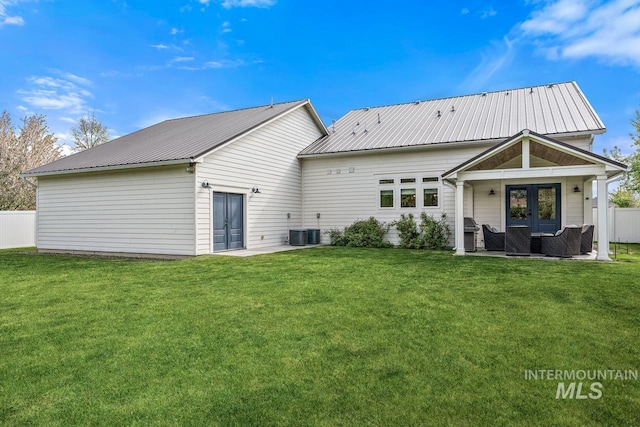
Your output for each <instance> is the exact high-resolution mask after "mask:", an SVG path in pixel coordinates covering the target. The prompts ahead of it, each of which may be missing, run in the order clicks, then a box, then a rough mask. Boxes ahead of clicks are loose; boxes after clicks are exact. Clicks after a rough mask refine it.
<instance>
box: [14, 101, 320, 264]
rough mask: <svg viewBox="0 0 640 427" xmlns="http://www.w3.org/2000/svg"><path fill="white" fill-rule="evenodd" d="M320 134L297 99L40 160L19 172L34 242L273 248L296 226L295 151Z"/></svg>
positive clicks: (144, 248)
mask: <svg viewBox="0 0 640 427" xmlns="http://www.w3.org/2000/svg"><path fill="white" fill-rule="evenodd" d="M156 127H157V128H156ZM325 134H326V129H325V128H324V125H322V123H321V122H320V120H319V118H318V117H317V115H316V113H315V111H314V110H313V107H312V106H311V104H310V103H309V102H308V100H305V101H295V102H291V103H283V104H275V105H273V106H264V107H255V108H252V109H246V110H237V111H232V112H225V113H218V114H213V115H207V116H200V117H195V118H186V119H179V120H174V121H172V120H170V121H167V122H163V123H161V124H159V125H156V126H152V127H151V128H147V129H143V130H142V131H138V132H136V133H134V134H131V135H127V136H125V137H123V138H121V140H120V141H119V140H114V141H111V142H109V143H107V144H105V145H104V146H102V147H97V148H96V149H92V150H87V151H85V152H81V153H78V154H76V155H74V156H70V157H67V158H64V159H61V160H60V161H58V162H54V163H51V164H49V165H45V166H44V167H41V168H38V169H35V170H33V171H30V172H28V173H26V174H25V176H27V177H29V176H35V177H37V178H38V181H37V182H38V189H37V212H38V219H37V230H38V231H37V246H38V248H39V249H40V250H45V251H64V252H73V253H106V254H111V255H125V256H157V255H162V256H178V257H179V256H193V255H200V254H208V253H212V252H213V251H214V250H215V251H223V250H231V249H240V248H251V249H254V248H260V247H264V246H274V245H281V244H283V243H284V241H285V240H286V239H287V236H288V229H289V228H290V227H300V226H301V225H302V198H301V191H302V182H301V170H300V163H299V161H298V160H297V159H296V155H297V153H298V152H300V150H302V149H303V148H304V147H306V146H308V145H309V144H310V143H312V142H314V141H315V140H317V139H318V138H320V137H321V136H323V135H325ZM202 141H204V142H202ZM206 141H208V142H206ZM109 145H111V146H109ZM140 145H147V146H148V148H146V149H144V150H141V149H139V148H137V147H139V146H140ZM154 148H156V150H157V151H159V152H161V154H162V155H161V156H160V155H158V156H156V157H155V158H153V157H151V156H150V155H149V154H148V153H147V151H146V150H153V149H154ZM98 149H101V150H102V151H103V152H102V153H97V154H96V151H99V150H98ZM203 183H206V184H207V185H206V186H204V185H203ZM252 189H253V190H254V191H256V192H252ZM215 207H217V209H214V208H215ZM214 212H215V213H214Z"/></svg>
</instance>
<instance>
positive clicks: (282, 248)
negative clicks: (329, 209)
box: [214, 245, 326, 257]
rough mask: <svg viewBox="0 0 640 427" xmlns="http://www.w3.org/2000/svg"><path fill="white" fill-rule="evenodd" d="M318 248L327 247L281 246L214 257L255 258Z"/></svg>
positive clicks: (218, 253) (228, 252)
mask: <svg viewBox="0 0 640 427" xmlns="http://www.w3.org/2000/svg"><path fill="white" fill-rule="evenodd" d="M318 246H326V245H305V246H291V245H279V246H270V247H268V248H260V249H238V250H235V251H225V252H216V253H214V255H220V256H236V257H248V256H254V255H265V254H273V253H276V252H284V251H295V250H296V249H309V248H317V247H318Z"/></svg>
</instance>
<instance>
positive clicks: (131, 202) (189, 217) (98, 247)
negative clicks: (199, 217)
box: [38, 166, 195, 255]
mask: <svg viewBox="0 0 640 427" xmlns="http://www.w3.org/2000/svg"><path fill="white" fill-rule="evenodd" d="M193 181H194V175H193V174H190V173H187V172H185V166H170V167H159V168H141V169H128V170H121V171H114V172H104V173H86V174H73V175H66V176H48V177H40V178H39V179H38V248H40V249H55V250H74V251H89V252H94V251H95V252H122V253H139V254H167V255H195V251H194V241H195V236H194V229H195V225H194V212H193V206H194V191H193Z"/></svg>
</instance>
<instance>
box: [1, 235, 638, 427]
mask: <svg viewBox="0 0 640 427" xmlns="http://www.w3.org/2000/svg"><path fill="white" fill-rule="evenodd" d="M636 249H637V248H634V250H636ZM0 265H2V268H1V269H0V424H4V425H22V424H39V425H44V424H46V425H85V424H105V425H123V424H143V425H151V424H152V425H175V424H180V425H204V424H207V425H209V424H218V425H230V424H232V425H296V426H299V425H326V426H334V425H442V424H450V425H461V424H475V425H540V424H546V425H598V424H609V425H633V424H636V425H637V424H640V414H639V409H638V408H640V382H638V381H604V382H603V386H602V397H601V398H600V399H597V400H594V399H585V400H577V399H555V395H556V389H557V386H558V382H557V381H555V382H554V381H541V380H538V381H532V380H525V378H524V372H525V371H526V370H528V369H563V370H565V369H567V370H571V369H573V370H580V369H585V370H586V369H590V370H592V369H639V368H638V361H639V360H640V349H639V346H638V337H639V336H640V320H639V316H638V313H639V312H640V311H639V309H640V292H639V291H640V284H639V283H638V277H639V275H638V273H639V272H640V270H639V266H640V264H639V263H638V259H637V258H634V255H633V254H632V255H630V256H629V258H628V259H627V260H626V261H625V262H618V263H597V262H575V261H573V262H563V261H560V262H549V261H548V260H535V259H503V258H490V257H454V256H452V255H451V253H450V252H439V251H434V252H431V251H426V252H425V251H410V250H398V249H354V248H335V247H325V248H315V249H307V250H304V251H291V252H284V253H278V254H272V255H263V256H256V257H250V258H235V257H210V256H203V257H197V258H193V259H188V260H183V261H172V262H154V261H144V260H124V259H97V258H80V257H68V256H53V255H36V254H35V253H20V252H18V251H0ZM587 388H588V386H585V393H588V390H587Z"/></svg>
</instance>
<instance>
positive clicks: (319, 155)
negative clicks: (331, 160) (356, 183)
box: [298, 139, 504, 159]
mask: <svg viewBox="0 0 640 427" xmlns="http://www.w3.org/2000/svg"><path fill="white" fill-rule="evenodd" d="M501 141H504V139H481V140H476V141H460V142H439V143H433V144H421V145H407V146H403V147H385V148H370V149H366V150H351V151H334V152H330V153H314V154H298V158H299V159H313V158H326V157H344V156H360V155H364V154H381V153H388V152H393V153H399V152H405V151H422V150H434V149H443V148H446V147H448V146H454V147H456V148H459V147H466V146H478V145H480V144H486V145H492V144H496V143H498V142H501Z"/></svg>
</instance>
